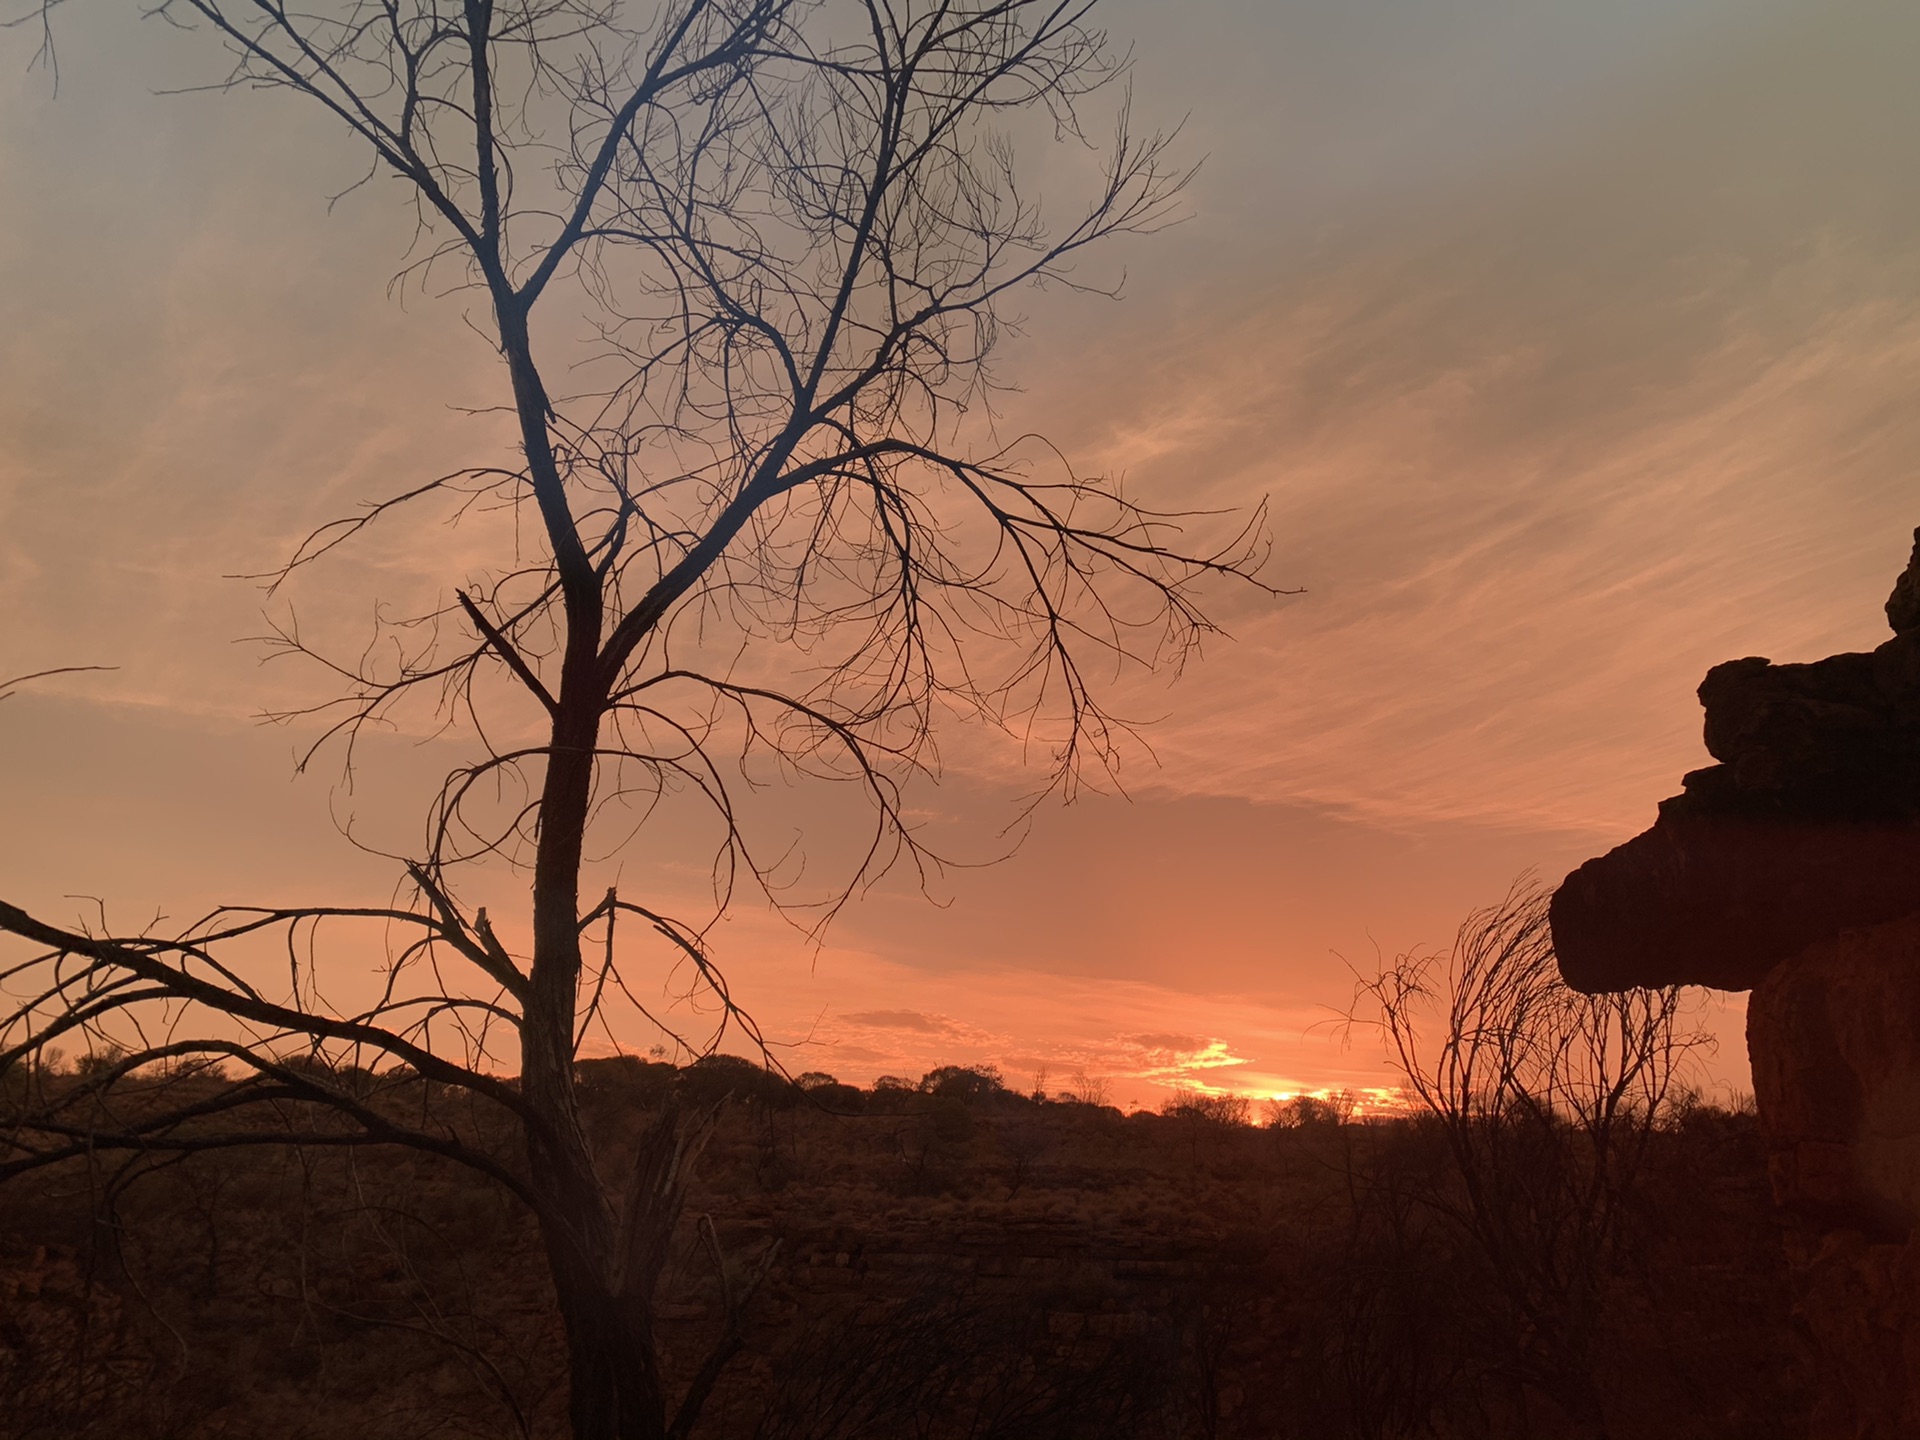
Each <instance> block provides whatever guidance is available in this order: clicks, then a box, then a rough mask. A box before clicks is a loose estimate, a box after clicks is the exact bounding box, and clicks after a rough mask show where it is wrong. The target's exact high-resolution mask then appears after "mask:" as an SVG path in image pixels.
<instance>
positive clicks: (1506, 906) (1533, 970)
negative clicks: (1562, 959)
mask: <svg viewBox="0 0 1920 1440" xmlns="http://www.w3.org/2000/svg"><path fill="white" fill-rule="evenodd" d="M1549 898H1550V895H1549V892H1548V891H1547V890H1546V889H1545V888H1544V887H1542V886H1541V885H1539V884H1538V883H1537V882H1535V881H1534V880H1532V879H1531V878H1526V879H1522V880H1521V881H1519V882H1517V883H1516V884H1515V885H1514V887H1513V888H1512V889H1511V890H1509V892H1508V893H1507V895H1506V897H1505V898H1504V899H1503V900H1502V901H1501V902H1500V903H1499V904H1497V905H1491V906H1488V907H1487V908H1485V909H1482V910H1477V911H1475V912H1474V913H1473V914H1472V915H1470V916H1468V917H1467V919H1466V921H1465V922H1464V923H1463V924H1462V925H1461V927H1460V931H1459V935H1458V937H1457V939H1456V940H1455V942H1454V947H1453V949H1452V951H1451V952H1448V953H1447V954H1445V955H1435V954H1432V953H1419V954H1407V955H1401V956H1399V957H1398V958H1397V959H1396V960H1394V962H1393V963H1392V964H1391V965H1388V966H1386V967H1385V968H1384V969H1383V970H1382V971H1381V972H1380V974H1379V975H1378V976H1376V977H1374V978H1373V979H1371V980H1366V981H1363V982H1362V984H1361V987H1360V999H1361V1001H1362V1003H1363V1004H1366V1005H1369V1006H1371V1007H1372V1008H1373V1010H1374V1012H1375V1017H1376V1018H1375V1023H1377V1024H1378V1025H1379V1026H1380V1029H1381V1031H1382V1032H1383V1034H1384V1036H1385V1039H1386V1042H1387V1047H1388V1054H1389V1057H1390V1058H1391V1059H1392V1061H1393V1063H1394V1065H1395V1066H1396V1068H1398V1069H1399V1071H1400V1073H1401V1074H1402V1075H1403V1076H1404V1077H1405V1079H1406V1083H1407V1089H1408V1090H1409V1092H1410V1093H1411V1098H1412V1099H1413V1100H1414V1101H1415V1102H1416V1103H1417V1104H1418V1106H1419V1107H1420V1108H1421V1109H1422V1110H1424V1111H1425V1113H1426V1115H1427V1116H1428V1117H1430V1119H1431V1121H1432V1122H1433V1123H1436V1124H1437V1125H1438V1126H1439V1127H1440V1129H1441V1132H1442V1133H1443V1134H1444V1136H1445V1139H1446V1146H1447V1152H1448V1155H1449V1157H1450V1159H1451V1161H1452V1164H1451V1167H1450V1168H1451V1179H1450V1183H1447V1184H1444V1185H1438V1186H1435V1187H1433V1188H1432V1189H1431V1190H1429V1191H1428V1192H1427V1194H1426V1195H1425V1197H1424V1198H1425V1199H1426V1201H1427V1202H1428V1203H1429V1204H1430V1205H1432V1206H1434V1207H1436V1208H1437V1209H1438V1210H1440V1211H1441V1212H1442V1213H1443V1214H1444V1215H1446V1216H1447V1217H1448V1218H1449V1219H1450V1220H1452V1221H1453V1222H1454V1223H1455V1224H1457V1226H1458V1227H1459V1229H1460V1230H1461V1231H1462V1232H1463V1233H1464V1234H1465V1235H1466V1236H1467V1237H1468V1238H1469V1240H1470V1241H1471V1242H1472V1244H1473V1246H1474V1248H1475V1250H1476V1251H1477V1252H1478V1253H1479V1255H1480V1256H1481V1258H1482V1260H1483V1261H1484V1262H1485V1264H1486V1266H1487V1268H1488V1272H1489V1274H1490V1275H1491V1276H1492V1278H1493V1280H1494V1282H1495V1286H1494V1288H1495V1289H1496V1291H1497V1293H1498V1294H1499V1296H1500V1297H1501V1298H1502V1300H1503V1301H1504V1302H1505V1304H1506V1306H1507V1308H1508V1310H1509V1313H1510V1318H1511V1319H1512V1320H1513V1321H1514V1322H1515V1333H1516V1335H1517V1336H1518V1337H1519V1349H1518V1353H1517V1355H1516V1374H1517V1378H1519V1379H1520V1380H1522V1381H1523V1382H1525V1383H1527V1384H1530V1385H1533V1386H1535V1387H1537V1388H1538V1389H1539V1390H1540V1391H1541V1392H1542V1393H1544V1394H1545V1395H1547V1396H1548V1397H1549V1398H1550V1399H1551V1400H1553V1402H1554V1403H1555V1404H1557V1405H1558V1406H1560V1408H1561V1409H1562V1410H1564V1411H1565V1412H1566V1413H1567V1415H1568V1417H1569V1418H1570V1419H1571V1420H1572V1421H1573V1422H1574V1424H1575V1425H1576V1426H1578V1427H1579V1429H1580V1431H1581V1433H1583V1434H1591V1435H1595V1436H1603V1435H1604V1434H1605V1433H1606V1424H1605V1415H1604V1411H1603V1407H1602V1405H1601V1403H1600V1392H1599V1389H1598V1387H1597V1386H1596V1384H1595V1375H1594V1370H1593V1367H1594V1350H1593V1346H1594V1340H1595V1332H1596V1324H1597V1321H1598V1318H1599V1315H1598V1310H1599V1306H1600V1304H1601V1302H1602V1299H1603V1287H1604V1284H1605V1281H1606V1278H1607V1274H1608V1267H1609V1266H1610V1265H1611V1264H1612V1263H1613V1262H1614V1261H1615V1260H1616V1259H1617V1258H1618V1256H1617V1247H1618V1242H1619V1241H1620V1239H1621V1238H1622V1227H1623V1225H1624V1224H1625V1223H1626V1221H1627V1220H1628V1218H1629V1211H1630V1206H1631V1202H1632V1200H1633V1198H1634V1195H1635V1186H1636V1182H1637V1180H1638V1177H1639V1173H1640V1169H1641V1165H1642V1162H1643V1161H1644V1159H1645V1156H1646V1152H1647V1146H1648V1142H1649V1141H1650V1139H1651V1138H1652V1136H1653V1134H1654V1131H1655V1127H1656V1125H1657V1124H1658V1123H1659V1121H1660V1119H1661V1117H1662V1111H1663V1107H1664V1106H1665V1105H1666V1104H1667V1102H1668V1099H1669V1096H1670V1095H1671V1093H1672V1092H1673V1087H1674V1086H1675V1084H1676V1083H1677V1082H1678V1081H1679V1080H1680V1079H1681V1078H1683V1076H1684V1070H1685V1066H1686V1064H1687V1061H1688V1058H1689V1056H1690V1055H1691V1054H1692V1053H1693V1052H1694V1051H1695V1050H1697V1049H1698V1048H1699V1047H1700V1046H1701V1045H1702V1044H1705V1043H1707V1041H1706V1037H1705V1036H1704V1035H1702V1034H1700V1033H1698V1032H1695V1031H1691V1030H1689V1029H1687V1028H1686V1027H1685V1023H1684V1022H1685V1019H1686V1015H1685V1009H1684V1006H1683V1001H1682V995H1681V991H1680V989H1679V987H1677V986H1674V987H1669V988H1667V989H1663V990H1630V991H1622V992H1620V993H1618V994H1609V995H1585V994H1582V993H1580V992H1579V991H1577V990H1574V989H1572V988H1570V987H1569V986H1568V985H1567V984H1566V983H1565V982H1564V981H1563V980H1561V978H1560V971H1559V964H1558V962H1557V960H1556V958H1555V956H1554V952H1553V941H1552V936H1551V932H1550V930H1549V928H1548V924H1547V902H1548V900H1549Z"/></svg>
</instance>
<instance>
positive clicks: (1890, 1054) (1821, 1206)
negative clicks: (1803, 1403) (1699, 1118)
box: [1747, 916, 1920, 1440]
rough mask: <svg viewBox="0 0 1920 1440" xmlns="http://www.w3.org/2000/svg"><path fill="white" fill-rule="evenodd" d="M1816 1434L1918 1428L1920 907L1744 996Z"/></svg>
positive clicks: (1824, 948) (1844, 938)
mask: <svg viewBox="0 0 1920 1440" xmlns="http://www.w3.org/2000/svg"><path fill="white" fill-rule="evenodd" d="M1747 1047H1748V1051H1749V1053H1750V1054H1751V1056H1752V1059H1753V1088H1754V1096H1755V1099H1756V1101H1757V1102H1758V1105H1759V1109H1760V1120H1761V1128H1762V1132H1763V1134H1764V1135H1765V1138H1766V1144H1767V1150H1768V1165H1767V1169H1768V1174H1769V1178H1770V1179H1771V1181H1772V1184H1773V1194H1774V1200H1775V1202H1776V1203H1777V1204H1778V1205H1779V1207H1780V1209H1781V1211H1782V1215H1783V1219H1784V1220H1785V1222H1786V1223H1785V1238H1786V1244H1787V1258H1788V1262H1789V1264H1790V1265H1791V1267H1792V1270H1793V1272H1794V1275H1795V1279H1796V1290H1797V1292H1798V1296H1797V1310H1798V1314H1799V1318H1800V1321H1801V1324H1802V1325H1803V1326H1804V1328H1805V1330H1806V1333H1807V1336H1808V1338H1809V1339H1810V1340H1811V1341H1812V1342H1813V1344H1814V1347H1815V1349H1816V1350H1817V1352H1818V1357H1819V1365H1818V1371H1819V1374H1820V1378H1821V1382H1822V1383H1821V1386H1820V1395H1819V1399H1818V1402H1817V1407H1816V1410H1815V1414H1814V1421H1813V1426H1812V1433H1813V1435H1814V1436H1815V1437H1816V1440H1829V1437H1834V1440H1838V1437H1850V1440H1851V1437H1859V1440H1867V1437H1871V1440H1882V1437H1884V1440H1895V1437H1910V1436H1915V1435H1920V1245H1917V1244H1916V1240H1915V1234H1914V1228H1915V1221H1916V1218H1920V916H1915V917H1909V918H1908V919H1905V920H1901V921H1896V922H1894V923H1892V924H1889V925H1881V926H1877V927H1874V928H1872V929H1867V930H1854V931H1849V932H1846V933H1844V934H1842V935H1840V936H1837V937H1835V938H1833V939H1830V940H1827V941H1824V942H1822V943H1821V944H1818V945H1814V946H1811V947H1809V948H1808V949H1806V950H1804V951H1802V952H1801V953H1800V954H1798V955H1794V956H1791V957H1789V958H1788V959H1786V960H1784V961H1782V962H1781V963H1780V964H1778V965H1776V966H1775V967H1774V968H1773V969H1772V970H1771V971H1769V972H1768V974H1767V976H1766V978H1765V979H1763V980H1762V981H1761V982H1760V984H1759V985H1758V986H1757V987H1755V989H1754V992H1753V997H1752V1000H1751V1002H1750V1003H1749V1005H1748V1007H1747Z"/></svg>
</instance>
